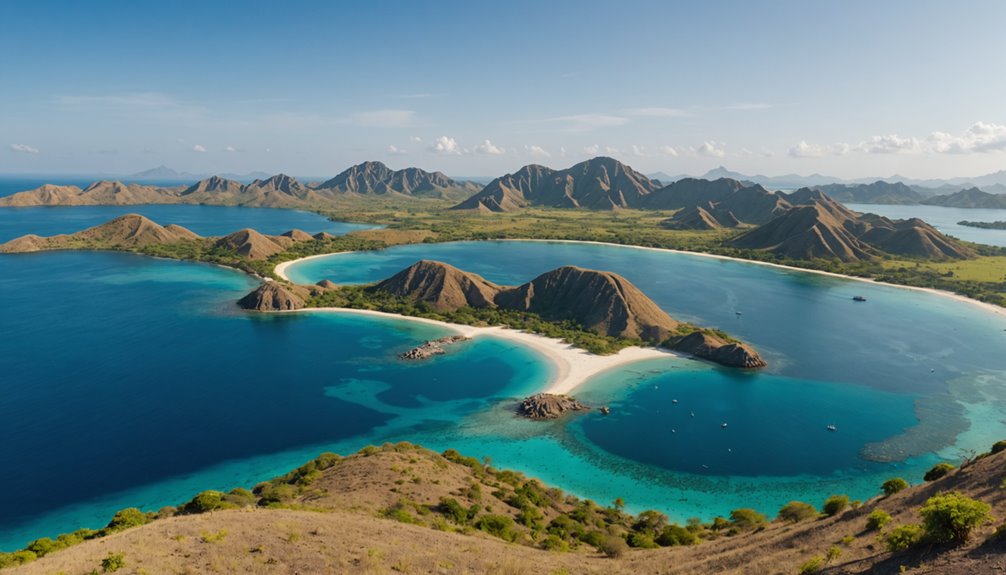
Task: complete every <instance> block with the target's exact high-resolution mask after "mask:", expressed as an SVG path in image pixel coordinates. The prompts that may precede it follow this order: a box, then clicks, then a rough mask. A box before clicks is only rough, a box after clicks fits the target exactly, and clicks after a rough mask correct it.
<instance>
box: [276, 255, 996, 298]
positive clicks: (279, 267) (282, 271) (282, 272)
mask: <svg viewBox="0 0 1006 575" xmlns="http://www.w3.org/2000/svg"><path fill="white" fill-rule="evenodd" d="M462 241H494V242H538V243H564V244H592V245H598V246H609V247H616V248H631V249H635V250H646V251H654V252H667V253H672V254H682V255H686V256H695V257H699V258H710V259H716V260H725V261H732V262H740V263H744V264H753V265H759V266H768V267H772V268H777V269H783V270H789V271H796V272H802V273H808V274H817V275H822V276H828V277H833V278H839V279H845V280H852V281H857V282H865V283H869V284H873V285H878V286H886V287H893V288H899V289H906V290H912V291H917V292H925V293H929V294H933V295H937V296H941V297H946V298H950V299H953V300H957V301H959V302H963V303H967V304H970V305H973V306H977V307H979V308H981V309H983V310H985V311H986V312H989V313H992V314H995V315H1001V316H1006V308H1002V307H999V306H997V305H994V304H990V303H985V302H983V301H978V300H976V299H972V298H969V297H967V296H963V295H960V294H956V293H954V292H950V291H946V290H939V289H935V288H925V287H918V286H907V285H901V284H893V283H889V282H882V281H877V280H875V279H871V278H862V277H856V276H850V275H845V274H838V273H835V272H826V271H823V270H811V269H806V268H798V267H796V266H788V265H784V264H777V263H772V262H762V261H757V260H746V259H744V258H734V257H730V256H723V255H718V254H707V253H703V252H689V251H685V250H675V249H670V248H653V247H648V246H633V245H628V244H616V243H611V242H598V241H590V240H539V239H517V238H507V239H497V240H462ZM342 253H353V252H335V253H331V254H318V255H313V256H307V257H303V258H299V259H296V260H290V261H286V262H282V263H279V264H276V268H275V273H276V275H277V276H279V277H280V278H282V279H284V280H286V281H292V280H290V278H289V277H288V276H287V275H286V270H287V269H288V268H289V267H290V266H292V265H294V264H296V263H300V262H303V261H307V260H312V259H315V258H320V257H327V256H333V255H338V254H342Z"/></svg>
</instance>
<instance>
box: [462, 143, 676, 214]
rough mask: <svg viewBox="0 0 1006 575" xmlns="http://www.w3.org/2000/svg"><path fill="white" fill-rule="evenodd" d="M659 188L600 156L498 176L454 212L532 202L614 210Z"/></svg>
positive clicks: (504, 209)
mask: <svg viewBox="0 0 1006 575" xmlns="http://www.w3.org/2000/svg"><path fill="white" fill-rule="evenodd" d="M658 187H659V186H658V185H657V184H656V183H655V182H653V181H652V180H650V179H649V178H647V177H646V176H644V175H643V174H640V173H639V172H637V171H635V170H633V169H632V168H630V167H629V166H626V165H625V164H623V163H621V162H619V161H618V160H615V159H613V158H606V157H597V158H592V159H590V160H587V161H584V162H580V163H579V164H576V165H575V166H572V167H570V168H567V169H565V170H558V171H556V170H553V169H551V168H546V167H544V166H538V165H528V166H524V167H523V168H521V169H520V170H518V171H517V172H516V173H513V174H507V175H505V176H502V177H500V178H496V179H495V180H493V181H492V182H490V183H489V185H487V186H486V187H485V188H483V189H482V191H481V192H479V193H477V194H475V195H474V196H472V197H471V198H468V199H467V200H465V201H464V202H461V203H460V204H458V205H456V206H454V207H453V208H452V209H455V210H480V211H491V212H507V211H513V210H516V209H519V208H522V207H527V206H546V207H553V208H588V209H592V210H611V209H617V208H628V207H635V206H638V205H639V204H640V202H641V201H642V198H643V197H645V196H646V195H648V194H649V193H651V192H653V191H654V190H656V189H657V188H658Z"/></svg>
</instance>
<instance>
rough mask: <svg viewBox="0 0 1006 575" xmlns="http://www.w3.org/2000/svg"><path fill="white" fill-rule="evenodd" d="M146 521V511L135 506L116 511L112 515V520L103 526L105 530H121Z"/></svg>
mask: <svg viewBox="0 0 1006 575" xmlns="http://www.w3.org/2000/svg"><path fill="white" fill-rule="evenodd" d="M147 521H148V518H147V514H146V513H144V512H142V511H140V510H139V509H137V508H135V507H128V508H126V509H123V510H121V511H117V512H116V513H115V515H114V516H113V517H112V520H111V521H109V522H108V525H106V526H105V530H106V531H108V532H112V531H121V530H123V529H129V528H130V527H136V526H138V525H143V524H144V523H146V522H147Z"/></svg>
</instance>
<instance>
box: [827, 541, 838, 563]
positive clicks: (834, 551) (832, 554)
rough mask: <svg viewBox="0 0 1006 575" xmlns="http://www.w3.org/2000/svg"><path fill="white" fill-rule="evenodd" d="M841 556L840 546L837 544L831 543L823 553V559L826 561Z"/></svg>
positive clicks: (829, 561)
mask: <svg viewBox="0 0 1006 575" xmlns="http://www.w3.org/2000/svg"><path fill="white" fill-rule="evenodd" d="M841 556H842V548H841V547H839V546H838V545H832V546H831V547H829V548H828V552H827V553H825V554H824V558H825V560H827V562H828V563H831V562H832V561H834V560H835V559H838V558H839V557H841Z"/></svg>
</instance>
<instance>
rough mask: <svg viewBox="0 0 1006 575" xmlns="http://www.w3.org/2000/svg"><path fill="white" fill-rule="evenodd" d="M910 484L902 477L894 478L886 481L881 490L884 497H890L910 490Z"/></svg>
mask: <svg viewBox="0 0 1006 575" xmlns="http://www.w3.org/2000/svg"><path fill="white" fill-rule="evenodd" d="M908 487H909V485H908V482H907V481H905V480H904V479H902V478H900V477H892V478H890V479H888V480H887V481H885V482H884V483H883V485H881V486H880V490H881V491H883V492H884V495H887V496H888V497H890V496H891V495H894V494H895V493H897V492H899V491H903V490H905V489H908Z"/></svg>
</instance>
